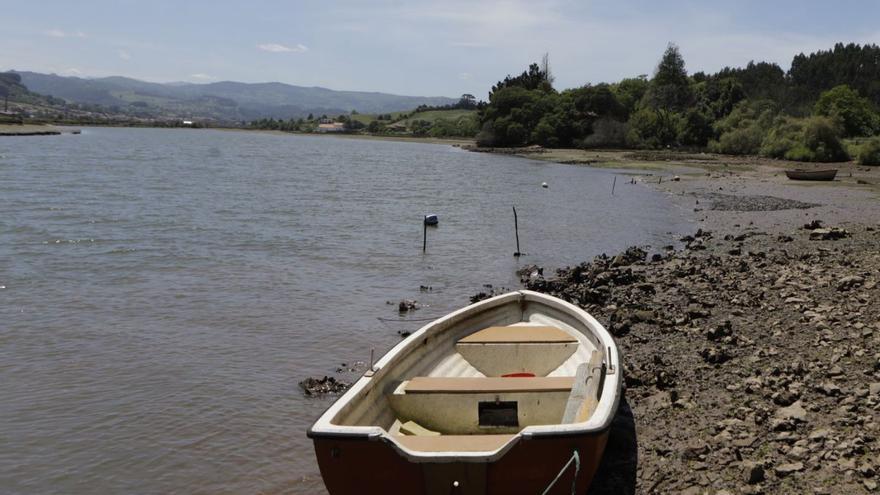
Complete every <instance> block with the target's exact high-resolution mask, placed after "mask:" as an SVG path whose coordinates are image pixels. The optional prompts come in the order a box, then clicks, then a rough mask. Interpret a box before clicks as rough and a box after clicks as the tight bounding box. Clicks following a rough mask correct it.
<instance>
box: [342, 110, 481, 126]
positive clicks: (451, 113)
mask: <svg viewBox="0 0 880 495" xmlns="http://www.w3.org/2000/svg"><path fill="white" fill-rule="evenodd" d="M476 114H477V111H476V110H459V109H454V110H429V111H427V112H417V113H413V112H412V111H407V112H391V120H382V121H380V122H382V123H383V124H386V125H388V124H394V123H397V122H402V123H404V124H406V125H407V126H408V125H409V124H410V123H412V121H414V120H425V121H428V122H431V123H434V122H435V121H436V120H437V119H447V120H458V119H460V118H462V117H470V116H473V115H476ZM404 116H406V117H405V118H404ZM376 117H377V114H371V113H359V114H357V115H352V116H351V118H352V119H354V120H356V121H358V122H361V123H363V124H364V125H367V124H369V123H370V122H372V121H374V120H376Z"/></svg>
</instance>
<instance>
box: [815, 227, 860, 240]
mask: <svg viewBox="0 0 880 495" xmlns="http://www.w3.org/2000/svg"><path fill="white" fill-rule="evenodd" d="M849 235H850V234H849V232H847V231H846V230H844V229H840V228H837V227H834V228H831V229H815V230H813V231H812V232H810V240H811V241H833V240H836V239H843V238H844V237H849Z"/></svg>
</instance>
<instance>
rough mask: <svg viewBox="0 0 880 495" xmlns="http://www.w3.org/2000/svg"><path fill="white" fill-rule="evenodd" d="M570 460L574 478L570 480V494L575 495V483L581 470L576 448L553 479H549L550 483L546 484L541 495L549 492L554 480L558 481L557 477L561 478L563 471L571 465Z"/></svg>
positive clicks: (554, 482) (554, 483)
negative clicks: (572, 464) (572, 465)
mask: <svg viewBox="0 0 880 495" xmlns="http://www.w3.org/2000/svg"><path fill="white" fill-rule="evenodd" d="M572 462H574V479H573V480H571V495H575V487H576V485H577V480H578V474H579V473H580V471H581V457H580V456H579V455H578V451H577V449H575V450H574V452H572V454H571V458H570V459H569V460H568V462H566V463H565V466H562V469H561V470H560V471H559V474H557V475H556V477H555V478H553V481H551V482H550V484H549V485H547V488H545V489H544V491H543V492H541V495H547V494H548V493H550V489H551V488H553V486H554V485H556V482H557V481H559V478H562V475H563V473H565V471H566V470H567V469H568V466H571V463H572Z"/></svg>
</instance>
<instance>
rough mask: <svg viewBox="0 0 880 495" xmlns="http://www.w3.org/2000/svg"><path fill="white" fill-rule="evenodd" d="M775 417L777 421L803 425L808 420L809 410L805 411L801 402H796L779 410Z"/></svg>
mask: <svg viewBox="0 0 880 495" xmlns="http://www.w3.org/2000/svg"><path fill="white" fill-rule="evenodd" d="M774 417H775V418H776V419H782V420H787V421H795V422H798V423H803V422H804V421H806V420H807V410H806V409H804V405H803V404H802V402H801V401H796V402H795V403H794V404H792V405H790V406H788V407H780V408H779V409H777V410H776V413H775V414H774Z"/></svg>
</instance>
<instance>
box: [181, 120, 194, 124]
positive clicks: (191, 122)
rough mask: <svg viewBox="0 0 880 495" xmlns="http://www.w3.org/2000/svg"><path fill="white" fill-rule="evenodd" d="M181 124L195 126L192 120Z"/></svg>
mask: <svg viewBox="0 0 880 495" xmlns="http://www.w3.org/2000/svg"><path fill="white" fill-rule="evenodd" d="M181 124H183V125H193V121H192V120H184V121H183V122H181Z"/></svg>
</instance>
